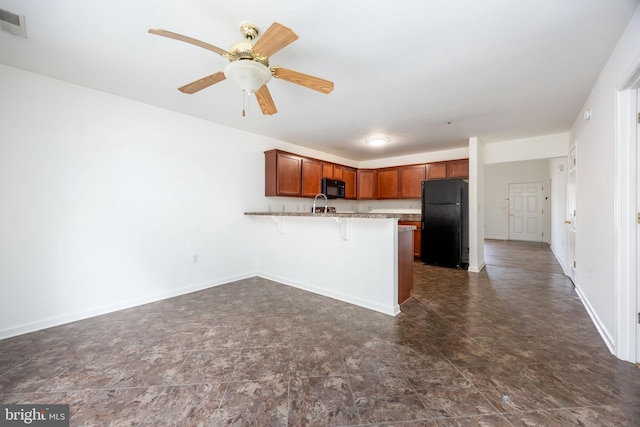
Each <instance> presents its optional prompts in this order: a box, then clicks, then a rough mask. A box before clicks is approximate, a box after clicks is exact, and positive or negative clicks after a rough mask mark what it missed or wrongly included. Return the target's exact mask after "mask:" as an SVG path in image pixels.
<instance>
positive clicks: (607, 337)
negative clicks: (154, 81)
mask: <svg viewBox="0 0 640 427" xmlns="http://www.w3.org/2000/svg"><path fill="white" fill-rule="evenodd" d="M575 290H576V293H577V294H578V296H579V297H580V301H582V305H584V308H585V309H586V310H587V313H588V314H589V317H591V321H592V322H593V324H594V325H595V327H596V329H597V330H598V333H599V334H600V336H601V337H602V340H603V341H604V343H605V344H606V346H607V348H608V349H609V351H610V352H611V354H614V355H615V348H616V344H615V340H614V339H613V337H612V336H611V334H610V333H609V331H607V328H605V327H604V325H603V324H602V322H601V321H600V319H599V318H598V315H597V314H596V312H595V311H594V310H593V308H592V307H591V304H590V303H589V300H588V299H587V298H586V297H585V296H584V294H583V293H582V291H581V290H580V288H579V287H578V286H577V285H576V287H575Z"/></svg>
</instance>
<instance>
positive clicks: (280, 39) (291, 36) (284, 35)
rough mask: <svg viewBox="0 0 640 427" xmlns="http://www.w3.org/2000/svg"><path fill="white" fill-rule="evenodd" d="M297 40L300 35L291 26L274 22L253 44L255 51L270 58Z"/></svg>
mask: <svg viewBox="0 0 640 427" xmlns="http://www.w3.org/2000/svg"><path fill="white" fill-rule="evenodd" d="M296 40H298V35H297V34H296V33H294V32H293V30H292V29H291V28H288V27H285V26H284V25H282V24H279V23H277V22H274V23H273V24H271V26H270V27H269V28H267V31H265V32H264V34H262V36H260V38H259V39H258V41H257V42H256V44H254V45H253V51H254V52H256V53H257V54H258V55H260V56H264V57H265V58H268V57H270V56H271V55H273V54H274V53H276V52H277V51H279V50H280V49H282V48H283V47H285V46H287V45H289V44H291V43H293V42H294V41H296Z"/></svg>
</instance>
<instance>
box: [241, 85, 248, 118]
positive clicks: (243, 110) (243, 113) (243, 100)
mask: <svg viewBox="0 0 640 427" xmlns="http://www.w3.org/2000/svg"><path fill="white" fill-rule="evenodd" d="M244 93H245V92H244V90H243V91H242V117H245V116H246V115H247V114H246V112H245V96H244Z"/></svg>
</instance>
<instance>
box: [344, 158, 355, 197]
mask: <svg viewBox="0 0 640 427" xmlns="http://www.w3.org/2000/svg"><path fill="white" fill-rule="evenodd" d="M357 173H358V172H357V171H356V170H355V169H354V168H348V167H346V166H345V167H343V168H342V180H343V181H344V198H345V199H355V198H356V197H358V192H357V187H356V176H357Z"/></svg>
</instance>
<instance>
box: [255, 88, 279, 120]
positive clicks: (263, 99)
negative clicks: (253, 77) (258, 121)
mask: <svg viewBox="0 0 640 427" xmlns="http://www.w3.org/2000/svg"><path fill="white" fill-rule="evenodd" d="M256 99H257V100H258V104H259V105H260V109H261V110H262V114H265V115H267V116H269V115H271V114H275V113H277V112H278V110H276V104H275V103H274V102H273V98H271V92H269V89H268V88H267V85H264V86H262V87H261V88H260V89H258V91H257V92H256Z"/></svg>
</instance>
